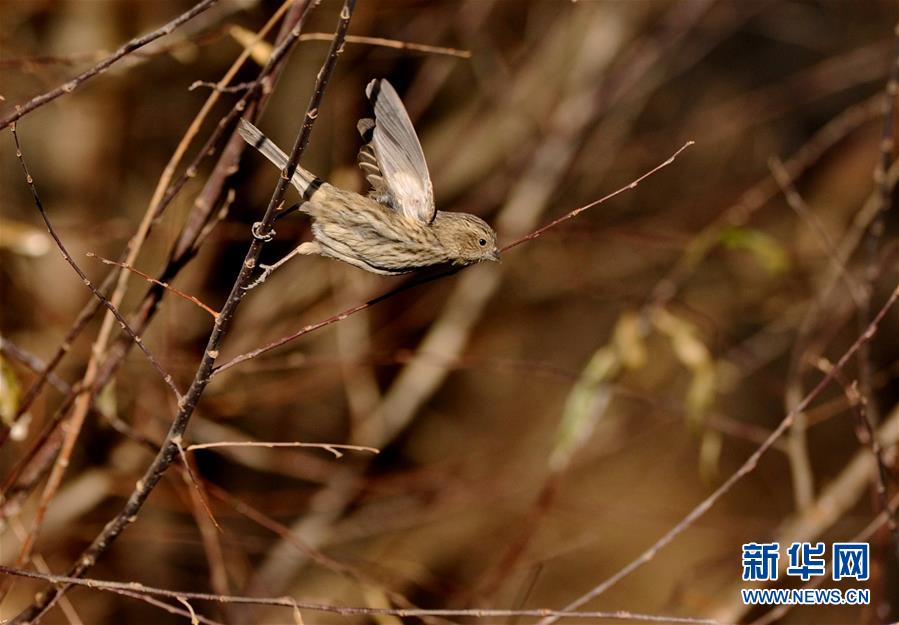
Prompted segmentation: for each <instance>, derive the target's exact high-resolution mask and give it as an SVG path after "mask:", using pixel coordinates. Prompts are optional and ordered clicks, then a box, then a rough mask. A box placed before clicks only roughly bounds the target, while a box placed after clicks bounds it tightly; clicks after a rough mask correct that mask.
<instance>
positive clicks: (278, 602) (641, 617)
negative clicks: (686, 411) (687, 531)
mask: <svg viewBox="0 0 899 625" xmlns="http://www.w3.org/2000/svg"><path fill="white" fill-rule="evenodd" d="M0 573H3V574H6V575H16V576H19V577H29V578H31V579H41V580H44V581H47V582H51V583H53V584H57V585H70V584H71V585H77V586H85V587H88V588H93V589H96V590H103V591H110V592H116V591H119V590H127V591H129V592H133V593H140V594H144V595H155V596H157V597H169V598H171V599H175V600H176V601H183V600H186V599H194V600H197V601H211V602H214V603H230V604H242V605H267V606H280V607H285V608H297V609H301V610H309V611H310V612H324V613H330V614H339V615H342V616H396V617H400V618H403V617H406V618H413V617H423V616H447V617H452V616H458V617H464V616H468V617H479V618H494V619H497V618H509V617H516V616H517V617H527V616H530V617H541V616H551V617H554V618H571V619H584V620H597V619H610V620H618V621H634V622H648V623H676V624H678V625H681V624H682V625H728V624H726V623H722V622H721V621H717V620H715V619H709V618H692V617H689V616H668V615H660V614H641V613H638V612H628V611H626V610H614V611H604V612H566V611H563V610H549V609H545V608H537V609H530V610H489V609H481V608H475V609H470V610H464V609H436V610H428V609H416V608H412V609H410V608H361V607H343V606H334V605H328V604H324V603H312V602H308V601H297V600H295V599H293V598H292V597H244V596H238V595H217V594H213V593H203V592H182V591H177V590H169V589H166V588H156V587H153V586H145V585H144V584H140V583H137V582H113V581H107V580H100V579H82V578H79V577H72V576H66V575H48V574H44V573H37V572H34V571H26V570H24V569H16V568H13V567H9V566H4V565H0Z"/></svg>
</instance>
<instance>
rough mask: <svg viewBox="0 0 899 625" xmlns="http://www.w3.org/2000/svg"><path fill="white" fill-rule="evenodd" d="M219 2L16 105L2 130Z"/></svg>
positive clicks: (205, 1) (211, 0)
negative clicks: (51, 88) (53, 87)
mask: <svg viewBox="0 0 899 625" xmlns="http://www.w3.org/2000/svg"><path fill="white" fill-rule="evenodd" d="M217 2H218V0H202V2H198V3H197V4H196V5H194V6H193V8H191V9H190V10H189V11H187V12H185V13H182V14H181V15H179V16H178V17H176V18H175V19H173V20H172V21H171V22H169V23H168V24H166V25H165V26H163V27H161V28H157V29H156V30H154V31H153V32H150V33H147V34H146V35H143V36H141V37H137V38H135V39H132V40H131V41H129V42H128V43H126V44H125V45H123V46H122V47H121V48H119V49H118V50H116V51H115V52H113V53H112V54H110V55H109V56H108V57H106V58H105V59H103V60H102V61H100V62H99V63H97V64H96V65H94V66H93V67H91V68H90V69H88V70H86V71H84V72H82V73H80V74H78V76H76V77H75V78H73V79H72V80H70V81H68V82H67V83H65V84H62V85H60V86H59V87H57V88H56V89H53V90H52V91H48V92H47V93H43V94H41V95H39V96H35V97H34V98H32V99H31V100H29V101H28V102H26V103H25V104H19V105H16V110H15V112H14V113H12V114H11V115H7V116H6V117H4V118H3V119H0V130H3V129H4V128H6V127H7V126H9V125H10V124H12V123H13V122H15V121H16V120H18V119H20V118H21V117H22V116H24V115H27V114H28V113H30V112H31V111H33V110H35V109H37V108H39V107H41V106H43V105H44V104H47V103H48V102H52V101H53V100H55V99H56V98H58V97H59V96H61V95H64V94H66V93H72V92H73V91H75V90H76V89H78V87H80V86H81V85H83V84H84V83H85V82H87V81H88V80H90V79H91V78H93V77H94V76H97V75H98V74H102V73H103V72H105V71H106V70H107V69H109V67H110V66H111V65H112V64H113V63H115V62H116V61H118V60H119V59H121V58H122V57H124V56H127V55H128V54H130V53H131V52H134V51H135V50H137V49H139V48H142V47H144V46H145V45H147V44H148V43H150V42H152V41H155V40H157V39H159V38H160V37H164V36H166V35H168V34H170V33H171V32H172V31H173V30H175V29H176V28H178V27H179V26H181V24H183V23H184V22H186V21H188V20H190V19H192V18H194V17H196V16H197V15H199V14H200V13H202V12H203V11H206V10H207V9H209V8H210V7H212V5H214V4H216V3H217Z"/></svg>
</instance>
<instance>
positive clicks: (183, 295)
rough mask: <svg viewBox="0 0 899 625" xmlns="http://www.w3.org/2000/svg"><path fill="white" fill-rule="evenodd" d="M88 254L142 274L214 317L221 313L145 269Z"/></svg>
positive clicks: (141, 275)
mask: <svg viewBox="0 0 899 625" xmlns="http://www.w3.org/2000/svg"><path fill="white" fill-rule="evenodd" d="M86 255H87V257H88V258H96V259H97V260H99V261H100V262H101V263H103V264H104V265H115V266H116V267H120V268H122V269H127V270H128V271H130V272H131V273H133V274H136V275H138V276H140V277H141V278H143V279H144V280H146V281H147V282H149V283H150V284H155V285H157V286H161V287H162V288H164V289H166V290H167V291H170V292H172V293H174V294H175V295H177V296H178V297H180V298H182V299H186V300H187V301H188V302H191V303H193V304H196V305H197V306H199V307H200V308H202V309H203V310H205V311H206V312H208V313H209V314H210V315H212V318H213V319H217V318H218V316H219V313H218V312H217V311H215V310H213V309H212V308H210V307H209V306H207V305H206V304H204V303H203V302H201V301H200V300H199V298H197V297H195V296H193V295H188V294H187V293H185V292H184V291H180V290H178V289H176V288H175V287H173V286H172V285H171V284H169V283H168V282H162V281H161V280H157V279H156V278H154V277H153V276H151V275H149V274H146V273H144V272H143V271H141V270H140V269H137V268H136V267H132V266H131V265H129V264H128V263H120V262H119V261H117V260H110V259H108V258H104V257H103V256H100V255H98V254H94V253H93V252H88V253H87V254H86Z"/></svg>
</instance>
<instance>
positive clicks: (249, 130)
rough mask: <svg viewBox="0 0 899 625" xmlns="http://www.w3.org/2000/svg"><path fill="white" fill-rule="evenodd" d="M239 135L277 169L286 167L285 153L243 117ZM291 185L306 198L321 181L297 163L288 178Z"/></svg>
mask: <svg viewBox="0 0 899 625" xmlns="http://www.w3.org/2000/svg"><path fill="white" fill-rule="evenodd" d="M240 136H241V137H243V140H244V141H246V142H247V143H249V144H250V145H252V146H253V147H254V148H256V149H257V150H259V151H260V152H261V153H262V155H263V156H264V157H265V158H267V159H268V160H270V161H271V162H272V163H274V164H275V166H276V167H277V168H278V169H282V170H283V169H284V168H285V167H287V154H285V153H284V152H283V151H282V150H281V148H279V147H278V146H277V145H275V143H274V142H273V141H272V140H271V139H269V138H268V137H266V136H265V135H264V134H262V131H261V130H259V129H258V128H256V126H254V125H253V124H251V123H250V122H248V121H247V120H245V119H241V120H240ZM290 181H291V182H292V183H293V186H295V187H296V188H297V191H299V192H300V195H302V196H303V199H306V200H308V199H309V198H310V197H311V196H312V194H313V193H315V191H316V189H318V188H319V186H321V184H322V181H321V180H319V179H318V178H316V177H315V176H314V175H313V174H312V173H311V172H309V171H306V170H305V169H303V168H302V167H300V166H299V165H297V170H296V171H295V172H294V174H293V178H291V180H290Z"/></svg>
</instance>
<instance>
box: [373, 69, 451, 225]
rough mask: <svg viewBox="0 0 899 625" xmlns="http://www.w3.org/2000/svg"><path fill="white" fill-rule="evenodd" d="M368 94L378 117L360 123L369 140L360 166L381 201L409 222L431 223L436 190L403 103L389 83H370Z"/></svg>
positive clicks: (434, 212)
mask: <svg viewBox="0 0 899 625" xmlns="http://www.w3.org/2000/svg"><path fill="white" fill-rule="evenodd" d="M365 94H366V95H367V96H368V99H369V101H370V102H371V105H372V108H373V110H374V113H375V117H374V119H373V120H372V119H362V120H360V121H359V124H358V129H359V133H360V134H361V135H362V138H363V139H364V140H365V141H366V144H365V145H364V146H362V149H360V150H359V167H360V168H361V169H362V171H363V172H364V173H365V177H366V178H367V179H368V181H369V183H370V184H371V185H372V189H373V190H374V195H375V197H376V198H377V199H378V200H379V201H381V202H382V203H385V204H388V205H390V206H392V207H393V208H395V209H396V210H398V211H400V212H401V213H402V214H404V215H405V216H406V217H408V218H410V219H416V220H419V221H422V222H424V223H431V221H433V220H434V216H435V215H436V214H437V209H436V207H435V206H434V187H433V185H432V184H431V176H430V174H429V173H428V165H427V163H426V162H425V155H424V152H423V151H422V149H421V143H419V141H418V136H417V135H416V134H415V128H414V127H413V126H412V120H410V119H409V114H408V113H407V112H406V108H405V107H404V106H403V102H402V101H401V100H400V97H399V95H397V93H396V91H395V90H394V88H393V87H392V86H391V85H390V83H389V82H387V81H386V80H381V79H377V80H373V81H371V82H370V83H368V86H367V87H366V88H365Z"/></svg>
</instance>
